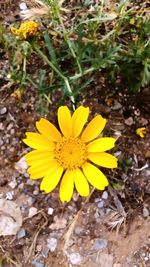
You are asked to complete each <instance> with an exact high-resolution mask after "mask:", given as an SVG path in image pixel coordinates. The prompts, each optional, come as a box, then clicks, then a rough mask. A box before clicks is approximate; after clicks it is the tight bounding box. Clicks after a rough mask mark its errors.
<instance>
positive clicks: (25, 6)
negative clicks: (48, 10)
mask: <svg viewBox="0 0 150 267" xmlns="http://www.w3.org/2000/svg"><path fill="white" fill-rule="evenodd" d="M19 7H20V9H21V10H26V9H27V5H26V3H24V2H21V3H20V4H19Z"/></svg>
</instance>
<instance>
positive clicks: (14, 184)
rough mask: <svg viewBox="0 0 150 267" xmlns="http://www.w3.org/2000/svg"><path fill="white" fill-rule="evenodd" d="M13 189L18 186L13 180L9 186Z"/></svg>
mask: <svg viewBox="0 0 150 267" xmlns="http://www.w3.org/2000/svg"><path fill="white" fill-rule="evenodd" d="M8 185H9V186H10V187H11V188H12V189H14V188H15V187H16V186H17V181H16V180H13V181H11V182H10V183H9V184H8Z"/></svg>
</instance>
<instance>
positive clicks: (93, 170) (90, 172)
mask: <svg viewBox="0 0 150 267" xmlns="http://www.w3.org/2000/svg"><path fill="white" fill-rule="evenodd" d="M82 168H83V172H84V174H85V176H86V178H87V180H88V181H89V183H90V184H91V185H92V186H93V187H95V188H96V189H99V190H104V188H105V186H107V185H108V180H107V178H106V176H105V175H104V174H103V173H102V172H101V171H100V170H99V169H98V168H97V167H95V166H94V165H92V164H90V163H85V164H84V165H83V167H82Z"/></svg>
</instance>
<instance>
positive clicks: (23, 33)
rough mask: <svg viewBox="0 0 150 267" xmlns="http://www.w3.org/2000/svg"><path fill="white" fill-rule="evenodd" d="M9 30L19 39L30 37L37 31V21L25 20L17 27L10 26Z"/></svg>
mask: <svg viewBox="0 0 150 267" xmlns="http://www.w3.org/2000/svg"><path fill="white" fill-rule="evenodd" d="M11 32H12V33H13V34H15V35H17V36H19V37H20V38H21V39H25V40H26V39H28V38H30V37H34V36H36V35H37V32H38V23H37V22H35V21H32V20H31V21H25V22H23V23H21V25H20V27H19V29H17V28H15V27H11Z"/></svg>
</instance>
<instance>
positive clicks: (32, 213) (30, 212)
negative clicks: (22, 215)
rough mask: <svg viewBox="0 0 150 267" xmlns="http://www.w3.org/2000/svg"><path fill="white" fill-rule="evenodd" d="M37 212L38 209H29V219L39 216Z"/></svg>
mask: <svg viewBox="0 0 150 267" xmlns="http://www.w3.org/2000/svg"><path fill="white" fill-rule="evenodd" d="M37 211H38V209H37V208H35V207H31V208H30V209H29V215H28V217H29V218H32V217H33V216H34V215H35V214H37Z"/></svg>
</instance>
